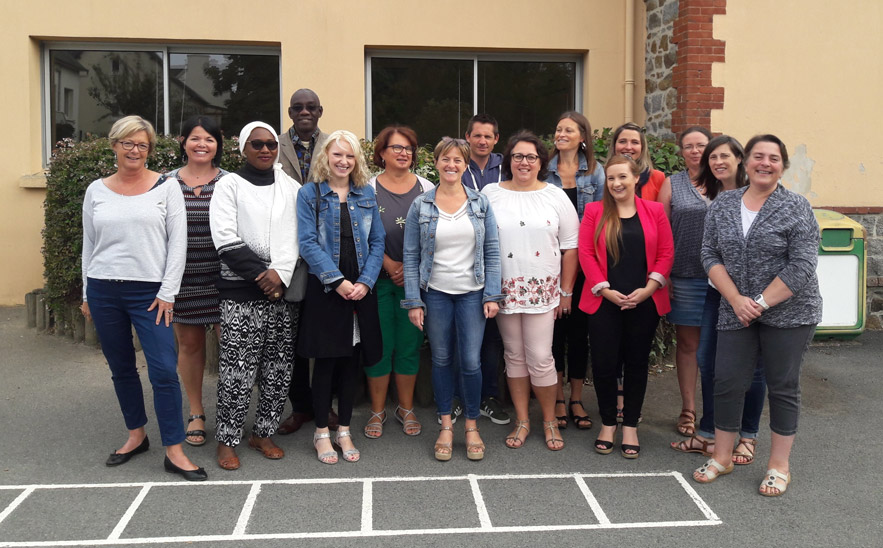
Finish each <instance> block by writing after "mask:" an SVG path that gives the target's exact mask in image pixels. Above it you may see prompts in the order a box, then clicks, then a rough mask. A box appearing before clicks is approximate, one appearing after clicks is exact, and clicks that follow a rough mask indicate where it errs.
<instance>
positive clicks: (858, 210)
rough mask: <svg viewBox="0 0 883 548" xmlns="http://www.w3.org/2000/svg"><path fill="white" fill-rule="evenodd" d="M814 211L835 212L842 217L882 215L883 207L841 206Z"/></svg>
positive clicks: (823, 207)
mask: <svg viewBox="0 0 883 548" xmlns="http://www.w3.org/2000/svg"><path fill="white" fill-rule="evenodd" d="M814 209H830V210H831V211H836V212H837V213H841V214H843V215H879V214H881V213H883V207H881V206H876V207H863V206H858V207H841V206H818V207H814Z"/></svg>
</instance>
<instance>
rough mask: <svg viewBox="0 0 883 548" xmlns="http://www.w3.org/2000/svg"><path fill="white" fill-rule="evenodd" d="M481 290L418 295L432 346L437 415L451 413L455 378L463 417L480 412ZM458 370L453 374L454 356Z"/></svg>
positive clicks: (426, 292)
mask: <svg viewBox="0 0 883 548" xmlns="http://www.w3.org/2000/svg"><path fill="white" fill-rule="evenodd" d="M482 294H483V291H482V290H478V291H470V292H469V293H463V294H462V295H451V294H449V293H445V292H443V291H436V290H434V289H428V290H426V291H421V292H420V296H421V299H422V300H423V302H424V303H426V318H425V321H424V322H423V326H424V328H425V329H426V336H427V338H428V339H429V346H430V349H431V350H432V388H433V392H434V393H435V405H436V407H437V410H438V414H439V415H450V414H451V400H452V399H453V397H454V384H455V378H456V382H457V384H459V386H460V393H461V394H462V395H463V405H464V407H465V409H466V418H467V419H477V418H478V417H479V416H480V415H481V411H480V408H479V407H480V405H481V377H482V375H481V359H480V354H481V341H482V338H483V335H484V324H485V318H484V307H483V305H482ZM458 354H459V357H460V371H459V374H456V375H455V372H454V363H455V361H456V360H455V357H456V355H458Z"/></svg>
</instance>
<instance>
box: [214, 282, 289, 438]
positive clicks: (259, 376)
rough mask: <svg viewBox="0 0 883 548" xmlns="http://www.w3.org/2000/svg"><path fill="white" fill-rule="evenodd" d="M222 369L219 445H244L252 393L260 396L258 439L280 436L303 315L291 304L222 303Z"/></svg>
mask: <svg viewBox="0 0 883 548" xmlns="http://www.w3.org/2000/svg"><path fill="white" fill-rule="evenodd" d="M220 308H221V354H220V357H219V364H218V424H217V430H216V433H215V439H217V440H218V441H219V442H221V443H223V444H224V445H227V446H229V447H236V446H237V445H239V443H240V442H241V441H242V436H243V427H244V425H245V417H246V415H247V414H248V405H249V400H250V398H251V390H252V387H253V386H254V384H255V381H256V380H257V383H258V390H259V392H260V396H259V398H258V406H257V411H256V413H255V419H254V426H253V428H252V434H253V435H255V436H258V437H261V438H268V437H270V436H272V435H273V434H275V433H276V428H278V426H279V421H280V419H281V418H282V412H283V410H284V408H285V399H286V397H287V396H288V385H289V384H290V383H291V368H292V365H293V364H294V341H295V336H296V333H297V320H298V309H297V307H296V306H294V305H292V304H290V303H286V302H285V301H282V300H280V301H276V302H270V301H248V302H235V301H231V300H227V299H222V300H221V303H220Z"/></svg>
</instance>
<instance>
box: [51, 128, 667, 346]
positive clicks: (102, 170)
mask: <svg viewBox="0 0 883 548" xmlns="http://www.w3.org/2000/svg"><path fill="white" fill-rule="evenodd" d="M611 132H612V129H611V128H604V129H603V130H601V131H600V132H599V131H597V130H596V131H595V133H594V135H593V137H594V140H593V141H594V146H595V155H596V156H597V157H598V159H599V160H601V161H602V162H603V159H604V158H606V157H607V153H608V144H609V142H610V133H611ZM543 140H544V141H545V142H546V144H547V146H548V147H549V148H550V150H551V148H552V139H551V137H549V136H547V137H545V138H544V139H543ZM648 143H649V146H650V155H651V157H652V158H653V163H654V165H655V166H656V167H657V169H660V170H661V171H664V172H665V173H673V172H675V171H679V170H681V169H683V164H682V160H681V158H680V156H678V155H677V147H676V146H675V145H674V144H673V143H669V142H666V141H662V140H660V139H656V138H655V137H653V136H649V135H648ZM433 146H434V145H424V146H422V147H420V148H419V149H418V151H417V168H416V172H417V174H419V175H420V176H421V177H425V178H426V179H429V180H430V181H432V182H434V183H437V182H438V173H437V172H436V170H435V165H434V163H433V161H432V149H433ZM362 149H363V151H364V153H365V155H366V157H367V158H368V162H369V167H370V168H371V171H372V172H374V173H378V172H380V171H381V170H380V169H379V167H378V166H375V165H374V164H373V163H372V162H371V157H372V156H373V153H374V144H373V142H371V141H365V140H362ZM178 153H179V146H178V140H177V139H175V138H172V137H158V139H157V147H156V150H155V151H154V152H153V154H152V155H151V156H150V158H149V159H148V167H149V168H150V169H152V170H154V171H158V172H161V173H165V172H168V171H171V170H173V169H175V168H178V167H180V166H181V164H182V162H181V158H180V157H179V154H178ZM114 161H115V158H114V154H113V151H112V150H111V148H110V143H109V141H108V139H107V138H97V139H90V140H87V141H82V142H75V141H72V140H64V141H62V142H60V143H59V144H58V147H57V148H56V150H55V151H54V152H53V154H52V162H51V164H50V168H49V175H48V177H47V179H46V201H45V203H44V209H45V215H46V218H45V227H44V228H43V267H44V276H45V278H46V297H47V301H48V303H49V306H50V308H51V309H52V312H53V314H54V316H55V318H56V321H59V320H60V321H62V322H67V321H69V320H70V318H67V317H66V315H67V313H68V312H67V311H68V310H69V306H68V305H71V304H76V303H79V302H80V301H81V299H82V291H83V289H82V278H81V273H80V268H81V265H80V258H81V253H82V245H83V225H82V207H83V197H84V195H85V193H86V188H87V187H88V186H89V184H90V183H91V182H92V181H94V180H95V179H98V178H100V177H106V176H108V175H110V174H112V173H114V172H115V171H116V166H115V165H114ZM242 162H243V160H242V157H241V156H240V154H239V144H238V140H237V139H236V138H235V137H234V138H232V139H225V141H224V156H223V160H222V162H221V167H223V168H224V169H226V170H228V171H235V170H237V169H239V167H241V165H242ZM672 331H673V330H672V329H671V328H670V326H668V324H665V322H663V323H662V327H660V331H659V333H658V334H657V340H656V341H655V343H654V347H653V348H654V350H653V361H654V362H656V363H661V360H662V359H663V358H664V356H665V355H666V354H668V351H669V349H670V348H671V340H672Z"/></svg>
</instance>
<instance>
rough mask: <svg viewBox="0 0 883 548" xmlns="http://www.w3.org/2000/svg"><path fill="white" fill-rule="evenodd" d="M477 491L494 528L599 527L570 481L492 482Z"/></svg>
mask: <svg viewBox="0 0 883 548" xmlns="http://www.w3.org/2000/svg"><path fill="white" fill-rule="evenodd" d="M479 487H481V492H482V494H483V495H484V500H485V505H486V506H487V509H488V515H489V516H490V518H491V523H492V524H493V525H494V526H495V527H504V526H518V525H582V524H586V523H598V520H596V519H595V515H594V514H593V513H592V511H591V509H590V507H589V504H588V503H587V502H586V499H585V497H584V496H583V494H582V492H581V491H580V489H579V486H578V485H577V483H576V481H574V480H573V479H558V478H552V479H505V480H497V479H492V480H482V481H479Z"/></svg>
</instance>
